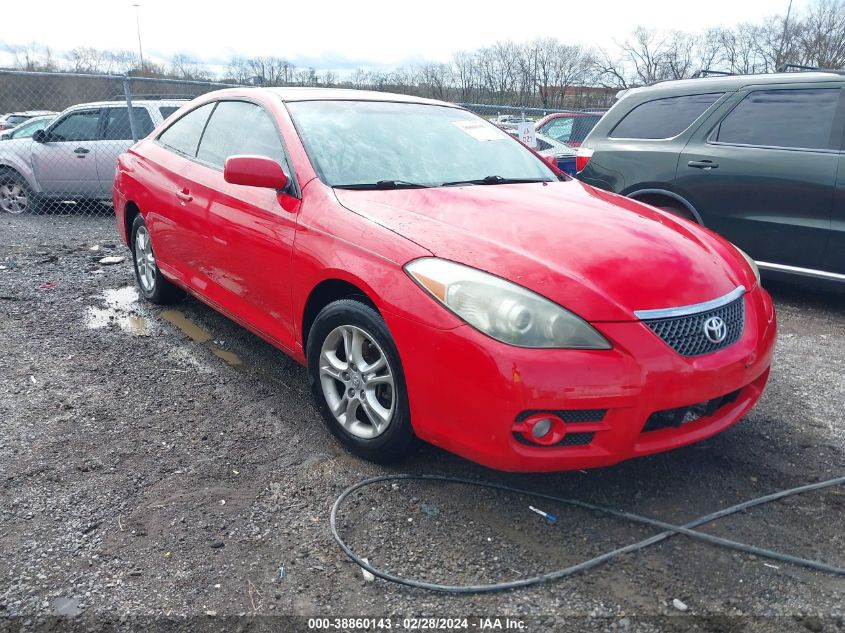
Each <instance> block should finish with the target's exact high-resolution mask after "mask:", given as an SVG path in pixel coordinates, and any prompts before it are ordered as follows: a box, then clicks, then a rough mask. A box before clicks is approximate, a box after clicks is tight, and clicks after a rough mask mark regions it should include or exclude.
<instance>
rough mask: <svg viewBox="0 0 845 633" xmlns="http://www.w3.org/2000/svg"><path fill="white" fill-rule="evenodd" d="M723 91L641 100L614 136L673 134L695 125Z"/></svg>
mask: <svg viewBox="0 0 845 633" xmlns="http://www.w3.org/2000/svg"><path fill="white" fill-rule="evenodd" d="M722 94H723V93H714V94H706V95H688V96H684V97H668V98H666V99H655V100H654V101H647V102H645V103H641V104H640V105H638V106H637V107H636V108H634V109H633V110H631V111H630V112H629V113H628V114H627V115H626V116H625V117H624V118H623V119H622V120H621V121H620V122H619V123H617V124H616V127H615V128H613V131H612V132H611V133H610V138H643V139H665V138H672V137H673V136H677V135H678V134H680V133H681V132H683V131H684V130H686V129H687V128H688V127H689V126H690V125H692V123H693V121H695V120H696V119H697V118H698V117H700V116H701V115H702V114H703V113H704V111H705V110H706V109H707V108H709V107H710V106H711V105H713V104H714V103H715V102H716V101H717V100H718V99H719V97H721V96H722Z"/></svg>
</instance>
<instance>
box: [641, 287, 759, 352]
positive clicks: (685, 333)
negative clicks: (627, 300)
mask: <svg viewBox="0 0 845 633" xmlns="http://www.w3.org/2000/svg"><path fill="white" fill-rule="evenodd" d="M714 316H715V317H720V318H721V319H722V320H723V321H724V322H725V326H726V328H727V334H726V336H725V338H724V340H723V341H721V342H719V343H713V342H712V341H710V339H708V338H707V336H706V335H705V333H704V323H705V322H706V321H707V320H708V319H710V318H711V317H714ZM643 323H645V324H646V325H647V326H648V327H649V328H651V330H652V331H653V332H654V333H655V334H657V336H659V337H660V338H662V339H663V340H664V341H665V342H666V344H667V345H668V346H669V347H671V348H672V349H673V350H675V351H676V352H678V354H680V355H681V356H701V355H702V354H710V353H711V352H715V351H718V350H720V349H724V348H726V347H728V346H729V345H733V344H734V343H736V342H737V341H738V340H739V338H740V337H741V336H742V331H743V329H744V328H745V301H744V297H743V296H742V295H740V296H739V297H738V298H736V299H734V300H733V301H730V302H729V303H726V304H725V305H722V306H720V307H718V308H712V309H709V310H706V311H704V312H697V313H695V314H687V315H683V316H673V317H667V318H662V319H643Z"/></svg>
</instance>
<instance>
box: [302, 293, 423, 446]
mask: <svg viewBox="0 0 845 633" xmlns="http://www.w3.org/2000/svg"><path fill="white" fill-rule="evenodd" d="M306 353H307V360H308V382H309V384H310V385H311V393H312V395H313V396H314V401H315V402H316V404H317V407H318V409H319V410H320V414H321V415H322V417H323V421H324V422H325V424H326V426H327V427H328V428H329V431H331V432H332V434H333V435H334V436H335V437H337V438H338V440H340V442H341V443H342V444H343V445H344V446H345V447H346V448H347V449H348V450H349V451H350V452H352V453H354V454H356V455H358V456H359V457H362V458H364V459H366V460H369V461H373V462H378V463H390V462H395V461H398V460H400V459H402V458H403V457H405V456H407V455H408V454H409V453H411V452H412V451H414V450H415V449H416V448H417V447H418V445H419V440H418V439H417V437H416V435H415V434H414V430H413V428H412V426H411V414H410V409H409V406H408V391H407V387H406V385H405V375H404V373H403V371H402V364H401V362H400V360H399V353H398V351H397V350H396V345H395V344H394V342H393V337H391V335H390V331H389V330H388V329H387V324H386V323H385V322H384V319H382V317H381V315H380V314H379V313H378V312H376V311H375V310H374V309H373V308H371V307H370V306H368V305H366V304H365V303H362V302H361V301H356V300H354V299H340V300H338V301H335V302H333V303H330V304H329V305H327V306H326V307H325V308H323V309H322V310H321V311H320V313H319V314H318V315H317V317H316V319H315V320H314V323H313V325H312V326H311V331H310V332H309V334H308V342H307V345H306Z"/></svg>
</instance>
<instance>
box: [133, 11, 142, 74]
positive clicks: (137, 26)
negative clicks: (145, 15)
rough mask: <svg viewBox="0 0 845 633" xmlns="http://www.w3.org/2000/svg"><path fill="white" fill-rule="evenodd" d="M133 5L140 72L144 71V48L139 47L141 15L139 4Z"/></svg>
mask: <svg viewBox="0 0 845 633" xmlns="http://www.w3.org/2000/svg"><path fill="white" fill-rule="evenodd" d="M132 6H133V7H135V30H136V31H137V32H138V57H140V58H141V74H143V73H144V49H143V48H141V16H140V13H139V9H140V8H141V5H140V4H138V3H137V2H136V3H135V4H133V5H132Z"/></svg>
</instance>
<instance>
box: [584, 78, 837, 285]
mask: <svg viewBox="0 0 845 633" xmlns="http://www.w3.org/2000/svg"><path fill="white" fill-rule="evenodd" d="M843 127H845V75H843V74H840V73H837V72H823V71H818V72H797V73H778V74H768V75H736V76H726V77H706V78H701V79H687V80H680V81H666V82H661V83H658V84H654V85H651V86H646V87H643V88H634V89H631V90H628V91H626V92H624V93H623V94H621V95H620V99H619V101H618V102H617V103H616V104H615V105H614V106H613V108H611V109H610V111H608V113H607V114H606V115H605V116H604V117H603V118H602V120H601V121H600V122H599V123H598V124H597V125H596V127H595V128H593V131H592V132H591V133H590V135H589V136H588V137H587V139H586V140H585V141H584V144H583V145H582V146H581V148H580V149H579V152H578V154H579V156H578V169H579V176H578V177H579V178H580V179H581V180H583V181H584V182H585V183H588V184H590V185H594V186H596V187H600V188H601V189H607V190H609V191H613V192H615V193H619V194H622V195H625V196H629V197H631V198H635V199H637V200H641V201H643V202H646V203H648V204H652V205H654V206H657V207H661V208H663V209H666V210H668V211H671V212H673V213H675V214H678V215H681V216H684V217H686V218H688V219H690V220H693V221H695V222H698V223H700V224H703V225H704V226H707V227H709V228H711V229H713V230H714V231H716V232H718V233H721V234H722V235H724V236H725V237H727V238H728V239H729V240H731V241H732V242H734V243H735V244H736V245H737V246H739V247H740V248H742V249H743V250H745V251H746V252H748V253H749V254H750V255H751V256H752V257H753V258H754V259H755V260H757V262H758V264H759V267H760V269H761V270H764V271H772V272H776V273H785V274H790V275H792V274H798V275H805V276H809V277H815V278H819V279H825V280H832V281H838V282H845V154H843V140H845V139H843Z"/></svg>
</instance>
